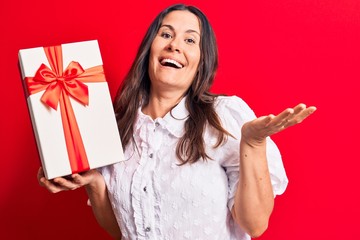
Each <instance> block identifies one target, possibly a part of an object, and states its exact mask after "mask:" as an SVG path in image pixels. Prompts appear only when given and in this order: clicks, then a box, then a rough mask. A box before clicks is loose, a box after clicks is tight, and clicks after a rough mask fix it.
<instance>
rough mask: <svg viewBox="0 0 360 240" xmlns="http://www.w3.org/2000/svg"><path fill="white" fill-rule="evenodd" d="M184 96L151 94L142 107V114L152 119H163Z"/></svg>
mask: <svg viewBox="0 0 360 240" xmlns="http://www.w3.org/2000/svg"><path fill="white" fill-rule="evenodd" d="M183 96H184V94H181V95H180V94H174V93H171V94H163V93H162V94H156V93H153V92H151V93H150V97H149V102H148V104H147V105H146V106H143V108H142V112H143V113H144V114H146V115H149V116H150V117H151V118H152V119H156V118H159V117H164V116H165V115H166V114H167V113H168V112H169V111H170V110H171V109H172V108H173V107H174V106H175V105H176V104H178V103H179V102H180V101H181V99H182V98H183Z"/></svg>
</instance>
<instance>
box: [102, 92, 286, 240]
mask: <svg viewBox="0 0 360 240" xmlns="http://www.w3.org/2000/svg"><path fill="white" fill-rule="evenodd" d="M215 106H216V111H217V113H218V115H219V117H220V119H221V122H222V124H223V127H224V128H225V129H227V130H228V131H229V132H230V133H231V134H232V135H233V136H235V137H236V139H234V138H232V137H228V140H227V141H226V143H225V144H223V145H222V146H221V147H218V148H216V149H214V148H212V146H213V145H214V144H215V143H216V140H217V139H216V134H214V132H213V131H212V130H211V129H210V128H207V129H206V132H205V135H204V140H205V143H206V146H207V148H206V151H207V154H208V155H209V156H210V157H211V158H212V160H207V161H203V160H199V161H198V162H196V163H194V164H186V165H183V166H178V164H179V161H178V160H177V158H176V155H175V149H176V144H177V142H178V140H179V138H180V137H181V136H182V135H183V133H184V122H185V120H186V118H187V116H188V111H187V110H186V108H185V100H184V99H183V100H182V101H181V102H180V103H179V104H178V105H177V106H176V107H175V108H174V109H173V110H172V111H171V113H168V114H167V115H166V116H165V117H164V118H158V119H156V120H155V121H154V120H152V119H151V118H150V117H149V116H147V115H145V114H143V113H142V112H141V110H140V109H139V111H138V118H137V121H136V124H135V131H134V138H135V142H136V145H134V144H129V146H127V147H126V150H125V159H127V161H125V162H122V163H118V164H115V165H111V166H107V167H104V168H102V169H100V172H101V173H102V174H103V176H104V178H105V182H106V185H107V188H108V192H109V197H110V201H111V204H112V207H113V210H114V212H115V216H116V218H117V221H118V223H119V226H120V229H121V232H122V234H123V239H124V240H135V239H151V240H155V239H159V240H175V239H185V240H186V239H191V240H197V239H198V240H200V239H202V240H216V239H219V240H235V239H236V240H239V239H240V240H245V239H246V240H247V239H250V237H249V236H248V235H247V234H245V233H244V232H243V231H242V230H241V229H240V228H239V227H238V226H237V225H236V224H235V223H234V221H233V219H232V217H231V212H230V209H231V208H232V206H233V204H234V195H235V191H236V186H237V182H238V177H239V170H238V168H239V141H240V137H241V136H240V133H241V126H242V125H243V124H244V123H245V122H247V121H249V120H251V119H254V118H255V115H254V113H253V111H252V110H251V109H250V108H249V107H248V105H247V104H246V103H245V102H244V101H243V100H241V99H240V98H238V97H235V96H233V97H218V99H217V101H216V104H215ZM267 156H268V162H269V169H270V174H271V180H272V184H273V190H274V194H275V195H278V194H281V193H283V191H284V190H285V188H286V186H287V182H288V181H287V177H286V174H285V170H284V167H283V164H282V160H281V156H280V153H279V151H278V149H277V147H276V145H275V144H274V143H273V142H272V140H271V139H270V138H268V140H267Z"/></svg>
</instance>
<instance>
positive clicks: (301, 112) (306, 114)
mask: <svg viewBox="0 0 360 240" xmlns="http://www.w3.org/2000/svg"><path fill="white" fill-rule="evenodd" d="M315 111H316V107H314V106H311V107H308V108H305V109H302V110H299V111H298V113H297V114H296V115H295V116H294V117H293V119H291V121H290V122H289V123H288V126H293V125H295V124H299V123H301V122H302V121H303V120H304V119H306V118H307V117H309V116H310V115H311V114H312V113H314V112H315Z"/></svg>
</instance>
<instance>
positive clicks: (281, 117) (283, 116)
mask: <svg viewBox="0 0 360 240" xmlns="http://www.w3.org/2000/svg"><path fill="white" fill-rule="evenodd" d="M293 114H294V109H292V108H287V109H285V110H284V111H282V112H281V113H280V114H278V115H277V116H275V117H274V119H273V121H272V124H273V126H275V127H282V126H283V125H284V123H285V122H286V121H287V119H289V118H290V117H291V116H292V115H293Z"/></svg>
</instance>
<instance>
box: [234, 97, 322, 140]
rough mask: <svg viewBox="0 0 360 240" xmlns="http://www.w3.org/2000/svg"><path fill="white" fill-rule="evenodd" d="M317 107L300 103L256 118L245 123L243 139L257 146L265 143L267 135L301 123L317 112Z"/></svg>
mask: <svg viewBox="0 0 360 240" xmlns="http://www.w3.org/2000/svg"><path fill="white" fill-rule="evenodd" d="M315 110H316V107H313V106H312V107H306V105H305V104H302V103H300V104H298V105H297V106H295V107H294V108H287V109H285V110H284V111H283V112H281V113H280V114H278V115H276V116H275V115H273V114H270V115H268V116H262V117H259V118H256V119H254V120H252V121H250V122H247V123H245V124H244V125H243V127H242V129H241V134H242V141H245V142H246V143H247V144H249V145H250V146H253V147H256V146H261V145H263V144H265V139H266V137H268V136H270V135H273V134H275V133H278V132H281V131H283V130H284V129H287V128H289V127H291V126H294V125H296V124H299V123H301V122H302V121H303V120H304V119H306V118H307V117H309V116H310V115H311V114H312V113H313V112H315Z"/></svg>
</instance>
